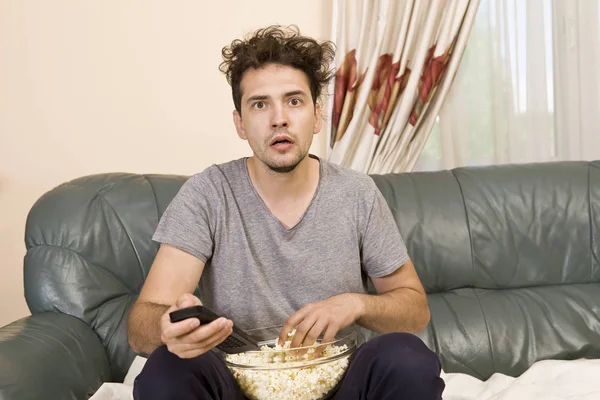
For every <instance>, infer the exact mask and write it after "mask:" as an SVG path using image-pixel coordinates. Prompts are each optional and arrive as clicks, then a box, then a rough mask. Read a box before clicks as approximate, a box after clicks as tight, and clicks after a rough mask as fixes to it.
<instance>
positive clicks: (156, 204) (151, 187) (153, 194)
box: [142, 174, 159, 220]
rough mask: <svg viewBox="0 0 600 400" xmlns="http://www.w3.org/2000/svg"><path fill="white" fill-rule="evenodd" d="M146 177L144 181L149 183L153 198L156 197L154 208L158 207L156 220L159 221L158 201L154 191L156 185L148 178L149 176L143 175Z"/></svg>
mask: <svg viewBox="0 0 600 400" xmlns="http://www.w3.org/2000/svg"><path fill="white" fill-rule="evenodd" d="M142 176H143V177H144V179H145V180H146V182H148V185H150V190H152V196H154V206H156V219H157V220H158V219H159V216H158V199H157V198H156V190H155V189H154V185H153V184H152V181H151V180H150V178H148V176H147V175H145V174H144V175H142Z"/></svg>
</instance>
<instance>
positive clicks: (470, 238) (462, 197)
mask: <svg viewBox="0 0 600 400" xmlns="http://www.w3.org/2000/svg"><path fill="white" fill-rule="evenodd" d="M450 172H451V173H452V176H453V177H454V179H455V180H456V184H457V185H458V191H459V192H460V197H461V199H462V202H463V210H464V211H465V222H466V223H467V232H468V233H469V246H470V248H471V274H472V278H473V287H475V261H474V260H475V258H474V255H473V237H472V236H471V224H470V223H469V213H468V212H467V203H466V202H465V195H464V193H463V189H462V186H461V184H460V181H459V180H458V177H457V176H456V173H455V170H454V169H453V170H451V171H450Z"/></svg>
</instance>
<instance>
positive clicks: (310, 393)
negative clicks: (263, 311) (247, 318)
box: [219, 326, 359, 400]
mask: <svg viewBox="0 0 600 400" xmlns="http://www.w3.org/2000/svg"><path fill="white" fill-rule="evenodd" d="M281 328H282V327H280V326H278V327H270V328H261V329H255V330H250V331H247V333H248V334H249V335H250V336H252V337H254V338H255V339H256V340H257V342H258V344H259V347H260V350H256V351H247V352H245V353H240V354H226V353H222V352H219V354H221V357H222V358H223V360H224V361H225V365H227V367H228V368H229V370H230V371H231V372H232V373H233V376H234V377H235V379H236V381H237V383H238V385H239V386H240V388H241V389H242V392H243V393H244V395H245V396H246V397H248V398H249V399H250V400H272V399H276V400H287V399H290V400H291V399H293V400H323V399H327V398H329V396H330V395H331V394H332V393H333V392H335V390H336V389H337V386H338V384H339V383H340V381H341V380H342V378H343V376H344V374H345V373H346V370H347V369H348V365H349V361H350V356H351V355H352V354H353V353H354V351H355V350H356V349H357V347H358V345H359V338H358V329H357V328H356V327H355V326H350V327H347V328H345V329H342V330H340V331H339V332H338V334H337V335H336V337H335V338H334V340H332V341H331V342H329V343H322V342H321V338H319V339H317V342H316V343H315V344H313V345H311V346H302V347H297V348H293V349H291V348H289V345H290V342H291V339H292V337H293V333H292V334H290V338H289V339H288V341H287V342H286V344H285V345H284V346H280V345H279V344H278V343H277V341H278V337H279V333H280V332H281Z"/></svg>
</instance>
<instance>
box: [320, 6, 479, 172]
mask: <svg viewBox="0 0 600 400" xmlns="http://www.w3.org/2000/svg"><path fill="white" fill-rule="evenodd" d="M478 4H479V0H449V1H445V0H413V1H410V0H402V1H401V0H364V1H362V0H361V1H359V0H335V1H334V11H333V15H334V21H333V28H334V32H333V37H334V40H335V43H336V46H337V53H336V60H335V64H336V75H335V78H334V80H333V81H332V87H331V88H330V93H332V94H333V98H332V99H330V101H329V106H330V108H329V114H328V115H331V121H330V124H328V126H327V128H328V130H327V132H326V134H327V140H328V158H329V160H330V161H332V162H335V163H338V164H341V165H344V166H348V167H350V168H353V169H356V170H359V171H362V172H365V173H387V172H401V171H409V170H411V169H412V168H413V166H414V164H415V163H416V161H417V159H418V157H419V154H420V152H421V151H422V149H423V147H424V145H425V142H426V140H427V137H428V136H429V134H430V132H431V129H432V128H433V126H434V124H435V122H436V117H437V114H438V112H439V110H440V107H441V106H442V104H443V102H444V99H445V97H446V94H447V93H448V90H449V88H450V85H451V83H452V80H453V78H454V75H455V73H456V70H457V68H458V65H459V62H460V59H461V56H462V54H463V51H464V48H465V45H466V42H467V37H468V35H469V32H470V29H471V26H472V25H473V21H474V19H475V15H476V10H477V6H478Z"/></svg>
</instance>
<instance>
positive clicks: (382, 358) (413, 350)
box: [364, 332, 441, 381]
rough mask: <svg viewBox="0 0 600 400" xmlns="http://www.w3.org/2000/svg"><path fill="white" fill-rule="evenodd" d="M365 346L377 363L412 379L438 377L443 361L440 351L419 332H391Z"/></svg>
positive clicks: (389, 370)
mask: <svg viewBox="0 0 600 400" xmlns="http://www.w3.org/2000/svg"><path fill="white" fill-rule="evenodd" d="M364 346H365V347H366V349H365V350H367V351H368V352H370V353H371V354H372V356H373V357H374V358H375V359H376V363H377V366H378V367H379V368H382V369H384V370H387V371H388V372H392V373H394V374H397V376H399V377H400V376H401V377H404V378H405V379H411V380H417V381H420V380H423V379H426V380H427V379H431V378H435V377H438V376H439V375H440V371H441V365H440V362H439V359H438V357H437V355H436V354H435V353H434V352H433V351H431V350H430V349H429V348H428V347H427V346H426V345H425V343H423V341H422V340H421V339H419V338H418V337H417V336H415V335H412V334H409V333H400V332H398V333H388V334H385V335H381V336H378V337H376V338H374V339H372V340H370V341H369V342H367V343H365V344H364Z"/></svg>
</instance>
